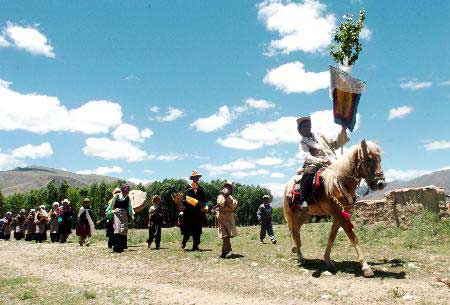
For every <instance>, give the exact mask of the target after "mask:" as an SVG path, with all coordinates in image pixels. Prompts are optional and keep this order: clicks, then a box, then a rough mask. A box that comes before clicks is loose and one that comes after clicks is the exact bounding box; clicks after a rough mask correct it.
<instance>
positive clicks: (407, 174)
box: [385, 142, 450, 182]
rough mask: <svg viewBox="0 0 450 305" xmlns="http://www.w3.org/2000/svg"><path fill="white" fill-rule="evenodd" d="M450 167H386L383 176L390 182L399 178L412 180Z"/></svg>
mask: <svg viewBox="0 0 450 305" xmlns="http://www.w3.org/2000/svg"><path fill="white" fill-rule="evenodd" d="M449 143H450V142H449ZM448 169H450V166H444V167H441V168H439V169H434V170H425V169H407V170H398V169H392V168H391V169H388V170H387V171H386V172H385V177H386V181H387V182H392V181H394V180H400V181H408V180H412V179H414V178H417V177H420V176H423V175H427V174H431V173H433V172H436V171H441V170H448Z"/></svg>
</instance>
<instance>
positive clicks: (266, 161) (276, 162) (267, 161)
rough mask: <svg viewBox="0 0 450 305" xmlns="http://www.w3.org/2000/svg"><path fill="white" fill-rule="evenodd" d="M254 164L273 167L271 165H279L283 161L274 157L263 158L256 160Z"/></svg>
mask: <svg viewBox="0 0 450 305" xmlns="http://www.w3.org/2000/svg"><path fill="white" fill-rule="evenodd" d="M255 163H256V164H258V165H262V166H273V165H280V164H281V163H283V159H280V158H275V157H264V158H261V159H256V160H255Z"/></svg>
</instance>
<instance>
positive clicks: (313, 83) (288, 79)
mask: <svg viewBox="0 0 450 305" xmlns="http://www.w3.org/2000/svg"><path fill="white" fill-rule="evenodd" d="M264 83H266V84H270V85H273V86H275V88H277V89H278V90H281V91H283V92H284V93H288V94H289V93H307V94H310V93H313V92H315V91H318V90H321V89H326V88H328V87H329V85H330V73H329V72H328V71H323V72H318V73H315V72H307V71H305V69H304V64H303V63H301V62H299V61H295V62H291V63H287V64H284V65H281V66H279V67H278V68H275V69H272V70H270V71H269V72H267V74H266V76H265V77H264Z"/></svg>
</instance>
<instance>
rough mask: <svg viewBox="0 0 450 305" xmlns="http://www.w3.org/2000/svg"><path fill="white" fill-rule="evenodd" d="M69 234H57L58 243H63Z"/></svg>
mask: <svg viewBox="0 0 450 305" xmlns="http://www.w3.org/2000/svg"><path fill="white" fill-rule="evenodd" d="M69 235H70V233H59V242H60V243H65V242H66V241H67V238H69Z"/></svg>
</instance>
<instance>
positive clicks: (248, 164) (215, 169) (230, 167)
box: [200, 159, 256, 177]
mask: <svg viewBox="0 0 450 305" xmlns="http://www.w3.org/2000/svg"><path fill="white" fill-rule="evenodd" d="M200 168H203V169H205V170H207V171H208V173H209V175H210V176H213V177H214V176H220V175H222V174H224V173H227V172H238V171H243V170H248V169H254V168H256V165H255V163H254V162H252V161H248V160H244V159H237V160H235V161H232V162H230V163H226V164H222V165H213V164H210V163H208V164H203V165H200Z"/></svg>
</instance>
